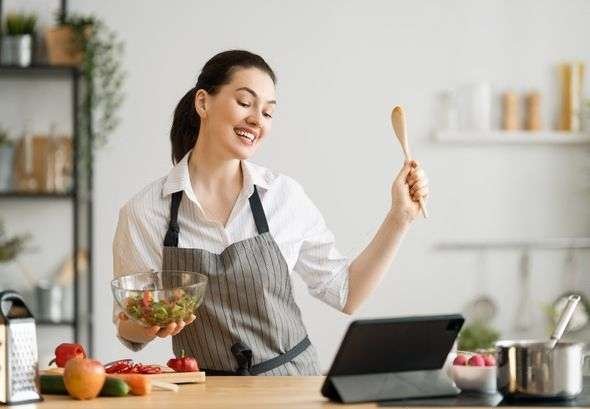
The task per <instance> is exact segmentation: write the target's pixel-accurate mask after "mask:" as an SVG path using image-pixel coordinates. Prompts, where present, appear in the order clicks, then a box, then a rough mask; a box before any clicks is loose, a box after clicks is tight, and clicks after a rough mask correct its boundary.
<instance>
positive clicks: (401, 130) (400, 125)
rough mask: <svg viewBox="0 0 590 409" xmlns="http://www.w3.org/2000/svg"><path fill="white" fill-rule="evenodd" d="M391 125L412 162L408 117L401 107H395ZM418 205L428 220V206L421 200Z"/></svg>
mask: <svg viewBox="0 0 590 409" xmlns="http://www.w3.org/2000/svg"><path fill="white" fill-rule="evenodd" d="M391 124H392V125H393V130H394V132H395V136H397V139H398V140H399V143H400V145H401V146H402V150H403V151H404V155H405V157H406V160H407V161H410V160H412V155H411V153H410V144H409V143H408V135H407V133H406V115H405V113H404V110H403V108H402V107H401V106H395V107H394V108H393V110H392V111H391ZM418 203H419V204H420V210H421V211H422V216H424V218H425V219H428V211H427V210H426V205H425V204H424V201H423V200H422V199H420V200H419V202H418Z"/></svg>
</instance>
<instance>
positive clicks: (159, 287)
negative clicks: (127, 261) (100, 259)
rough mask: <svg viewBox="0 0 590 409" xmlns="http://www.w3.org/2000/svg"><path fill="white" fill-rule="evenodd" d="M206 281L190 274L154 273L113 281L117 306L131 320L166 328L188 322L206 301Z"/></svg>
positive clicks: (179, 272) (170, 271)
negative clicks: (175, 323)
mask: <svg viewBox="0 0 590 409" xmlns="http://www.w3.org/2000/svg"><path fill="white" fill-rule="evenodd" d="M206 288H207V277H206V276H205V275H203V274H199V273H192V272H188V271H173V270H164V271H151V272H147V273H136V274H129V275H125V276H121V277H118V278H115V279H114V280H112V281H111V289H112V291H113V296H114V297H115V300H116V301H117V304H119V306H120V307H121V309H122V310H123V312H124V313H125V314H126V315H127V316H128V317H129V318H130V319H132V320H134V321H137V322H139V323H141V324H143V325H145V326H148V327H151V326H154V325H157V326H160V327H163V326H166V325H168V324H170V323H172V322H177V321H180V320H185V321H186V320H188V319H189V318H190V316H191V315H192V314H195V312H196V311H197V308H198V307H199V306H200V305H201V303H202V302H203V298H205V289H206Z"/></svg>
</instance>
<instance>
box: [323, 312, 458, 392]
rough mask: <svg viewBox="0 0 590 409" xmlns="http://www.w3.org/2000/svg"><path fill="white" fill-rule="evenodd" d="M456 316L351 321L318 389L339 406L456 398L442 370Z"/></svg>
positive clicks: (453, 340)
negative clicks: (409, 399)
mask: <svg viewBox="0 0 590 409" xmlns="http://www.w3.org/2000/svg"><path fill="white" fill-rule="evenodd" d="M464 321H465V320H464V318H463V317H462V316H461V315H460V314H452V315H431V316H414V317H399V318H384V319H366V320H356V321H353V322H352V323H351V324H350V326H349V327H348V330H347V331H346V334H345V335H344V339H343V340H342V343H341V344H340V348H339V349H338V353H337V354H336V357H335V358H334V362H333V363H332V366H331V367H330V371H329V372H328V375H327V377H326V380H325V382H324V384H323V386H322V394H323V395H324V396H326V397H328V398H330V399H332V400H337V401H341V402H362V401H376V400H390V399H407V398H412V397H427V396H428V397H430V396H449V395H456V394H458V393H459V390H458V389H457V388H456V387H455V385H454V384H453V382H452V381H451V380H450V378H449V376H448V374H446V373H444V371H442V368H443V365H444V363H445V360H446V358H447V356H448V354H449V352H450V351H451V348H452V346H453V343H454V342H455V339H456V338H457V335H458V333H459V331H460V330H461V327H462V326H463V323H464Z"/></svg>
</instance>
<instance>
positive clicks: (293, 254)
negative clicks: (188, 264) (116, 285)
mask: <svg viewBox="0 0 590 409" xmlns="http://www.w3.org/2000/svg"><path fill="white" fill-rule="evenodd" d="M189 155H190V152H189V153H188V154H187V155H186V156H185V157H184V158H183V159H182V160H181V161H180V162H178V163H177V164H176V165H175V166H174V167H173V168H172V170H171V171H170V173H169V174H168V175H167V176H165V177H163V178H161V179H159V180H156V181H155V182H153V183H151V184H149V185H148V186H146V187H145V188H144V189H143V190H142V191H140V192H139V193H138V194H136V195H135V196H134V197H133V198H132V199H131V200H129V202H127V203H126V204H125V205H124V206H123V207H122V208H121V210H120V212H119V222H118V225H117V231H116V233H115V238H114V241H113V264H114V275H115V277H118V276H121V275H125V274H131V273H136V272H144V271H149V270H159V269H161V267H162V246H163V243H164V236H165V235H166V230H167V228H168V223H169V218H170V202H171V197H172V193H174V192H178V191H183V192H184V195H183V199H182V201H181V204H180V209H179V211H178V224H179V227H180V234H179V240H178V247H183V248H199V249H204V250H207V251H209V252H212V253H217V254H219V253H221V252H222V251H223V250H224V249H225V248H226V247H227V246H229V245H230V244H232V243H235V242H238V241H240V240H245V239H248V238H250V237H253V236H255V235H257V234H258V232H257V230H256V225H255V223H254V217H253V215H252V211H251V209H250V204H249V201H248V198H249V197H250V195H251V194H252V193H253V191H254V185H256V186H257V187H258V193H259V195H260V199H261V201H262V206H263V208H264V212H265V214H266V218H267V221H268V225H269V229H270V233H271V234H272V236H273V237H274V239H275V241H276V242H277V244H278V246H279V248H280V250H281V253H282V254H283V257H284V258H285V261H286V262H287V265H288V267H289V272H295V273H297V274H298V275H299V276H300V277H301V278H302V279H303V281H304V282H305V284H306V285H307V288H308V289H309V292H310V294H311V295H313V296H314V297H316V298H318V299H320V300H322V301H324V302H325V303H327V304H329V305H331V306H332V307H334V308H336V309H338V310H342V308H343V307H344V304H345V303H346V299H347V296H348V267H349V260H348V259H347V258H346V257H344V256H342V255H341V254H340V253H339V252H338V250H337V249H336V246H335V240H334V235H333V234H332V232H331V231H330V230H329V229H328V227H327V226H326V223H325V221H324V218H323V217H322V215H321V213H320V211H319V210H318V209H317V207H316V206H315V205H314V204H313V203H312V201H311V200H310V199H309V197H308V196H307V195H306V194H305V192H304V190H303V188H302V187H301V185H299V184H298V183H297V182H296V181H295V180H293V179H292V178H290V177H288V176H285V175H281V174H276V173H274V172H272V171H270V170H269V169H266V168H264V167H262V166H259V165H255V164H253V163H251V162H248V161H242V162H241V165H242V173H243V175H244V179H243V181H244V183H243V188H242V191H241V192H240V194H239V195H238V198H237V201H236V203H235V205H234V207H233V209H232V211H231V214H230V216H229V219H228V221H227V224H226V226H222V225H221V224H220V223H218V222H215V221H212V220H209V219H208V218H207V216H206V214H205V212H204V211H203V208H202V207H201V205H200V204H199V200H198V197H197V195H196V193H195V192H194V190H193V188H192V185H191V181H190V177H189V169H188V158H189Z"/></svg>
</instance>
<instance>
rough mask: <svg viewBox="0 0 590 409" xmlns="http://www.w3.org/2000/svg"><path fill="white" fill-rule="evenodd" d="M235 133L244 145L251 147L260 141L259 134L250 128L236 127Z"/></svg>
mask: <svg viewBox="0 0 590 409" xmlns="http://www.w3.org/2000/svg"><path fill="white" fill-rule="evenodd" d="M234 132H235V134H236V135H237V136H238V137H239V138H240V140H241V141H242V142H243V143H245V144H246V145H249V146H252V145H254V141H255V140H256V139H258V133H257V132H256V131H254V130H251V129H249V128H245V127H235V128H234Z"/></svg>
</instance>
